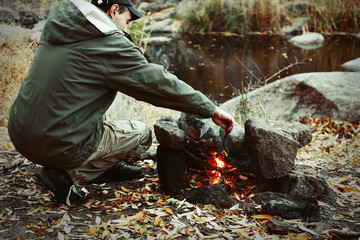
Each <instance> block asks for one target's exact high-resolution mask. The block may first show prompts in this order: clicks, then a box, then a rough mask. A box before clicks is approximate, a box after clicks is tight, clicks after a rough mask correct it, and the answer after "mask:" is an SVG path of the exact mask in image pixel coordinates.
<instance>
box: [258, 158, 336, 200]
mask: <svg viewBox="0 0 360 240" xmlns="http://www.w3.org/2000/svg"><path fill="white" fill-rule="evenodd" d="M259 189H261V191H271V192H282V193H287V194H289V195H292V196H297V195H302V196H313V197H315V198H316V199H318V200H320V199H324V198H326V200H329V198H331V197H332V195H331V191H330V188H329V185H328V183H327V182H326V180H325V179H324V178H323V177H321V176H320V175H319V174H317V173H316V172H315V171H314V170H313V169H311V168H309V167H307V166H304V165H298V164H297V165H295V170H294V171H293V172H291V173H290V174H289V175H288V176H286V177H284V178H280V179H271V180H267V181H264V182H263V183H262V184H260V186H259Z"/></svg>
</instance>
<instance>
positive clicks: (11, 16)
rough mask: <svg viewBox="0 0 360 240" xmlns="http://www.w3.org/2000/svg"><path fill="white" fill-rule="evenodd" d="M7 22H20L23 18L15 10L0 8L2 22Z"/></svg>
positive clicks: (0, 20)
mask: <svg viewBox="0 0 360 240" xmlns="http://www.w3.org/2000/svg"><path fill="white" fill-rule="evenodd" d="M5 20H13V21H20V20H21V16H20V14H19V12H17V11H15V10H13V9H10V8H6V7H1V6H0V22H2V21H5Z"/></svg>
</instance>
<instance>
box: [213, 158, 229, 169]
mask: <svg viewBox="0 0 360 240" xmlns="http://www.w3.org/2000/svg"><path fill="white" fill-rule="evenodd" d="M209 163H210V164H211V166H213V167H217V168H225V167H226V166H227V164H226V163H225V161H224V158H223V156H221V155H219V156H216V155H213V157H212V158H211V159H210V160H209Z"/></svg>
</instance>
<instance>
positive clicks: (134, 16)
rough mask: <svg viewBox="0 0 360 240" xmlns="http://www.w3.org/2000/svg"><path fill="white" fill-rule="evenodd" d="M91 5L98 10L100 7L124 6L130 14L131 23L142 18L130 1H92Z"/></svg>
mask: <svg viewBox="0 0 360 240" xmlns="http://www.w3.org/2000/svg"><path fill="white" fill-rule="evenodd" d="M91 3H92V4H94V5H95V6H97V7H100V8H101V7H102V6H106V5H113V4H119V5H122V6H125V7H127V8H128V9H129V11H130V12H131V21H134V20H136V19H139V18H141V17H144V15H143V14H142V13H141V12H139V11H138V10H137V9H136V8H135V7H134V6H133V5H132V3H131V1H130V0H92V1H91Z"/></svg>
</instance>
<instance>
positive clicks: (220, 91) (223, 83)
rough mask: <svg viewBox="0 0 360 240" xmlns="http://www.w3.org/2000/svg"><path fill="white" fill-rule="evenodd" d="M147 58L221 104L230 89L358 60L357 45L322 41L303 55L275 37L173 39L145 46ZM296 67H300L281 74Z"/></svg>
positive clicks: (346, 39) (348, 39)
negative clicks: (251, 82) (322, 42)
mask: <svg viewBox="0 0 360 240" xmlns="http://www.w3.org/2000/svg"><path fill="white" fill-rule="evenodd" d="M146 57H147V58H148V59H149V61H150V62H154V63H159V64H162V65H164V66H165V67H166V68H167V69H168V71H170V72H173V73H174V74H175V75H177V76H178V77H179V78H180V79H182V80H184V81H185V82H187V83H188V84H190V85H191V86H193V87H194V88H195V89H198V90H200V91H202V92H203V93H205V94H207V95H208V96H209V97H210V98H212V99H214V100H217V101H219V102H223V101H225V100H227V99H229V98H231V97H232V94H233V88H232V87H231V86H233V87H235V88H240V87H241V84H245V85H246V84H247V83H248V82H249V81H253V82H254V81H256V80H262V81H264V80H265V79H269V78H270V77H271V76H274V77H273V78H272V79H271V80H270V81H269V82H271V81H275V80H276V79H279V78H283V77H285V76H287V75H292V74H296V73H305V72H330V71H349V70H347V69H345V68H343V67H341V65H342V64H343V63H345V62H347V61H349V60H352V59H355V58H358V57H360V39H358V38H356V37H352V36H325V43H324V45H323V46H322V47H321V48H318V49H315V50H305V49H301V48H298V47H295V46H293V45H292V44H291V43H289V42H288V40H287V39H286V38H284V37H280V36H267V35H265V36H255V35H254V36H246V37H223V36H209V35H207V36H199V35H185V36H172V40H171V41H169V42H166V43H164V42H162V43H152V44H149V45H148V48H147V52H146ZM296 62H302V63H301V64H295V66H294V67H291V68H289V69H287V70H284V69H285V68H286V67H287V66H289V65H291V64H294V63H296ZM281 70H282V71H281ZM279 71H281V72H279ZM276 73H278V74H276Z"/></svg>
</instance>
